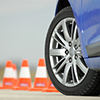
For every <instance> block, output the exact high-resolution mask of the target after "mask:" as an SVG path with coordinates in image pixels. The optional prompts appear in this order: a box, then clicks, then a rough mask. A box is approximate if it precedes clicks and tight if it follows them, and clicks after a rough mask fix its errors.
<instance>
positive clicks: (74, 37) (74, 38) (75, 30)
mask: <svg viewBox="0 0 100 100" xmlns="http://www.w3.org/2000/svg"><path fill="white" fill-rule="evenodd" d="M76 34H77V25H76V26H75V29H74V35H73V41H75V40H76Z"/></svg>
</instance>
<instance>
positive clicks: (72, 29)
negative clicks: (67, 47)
mask: <svg viewBox="0 0 100 100" xmlns="http://www.w3.org/2000/svg"><path fill="white" fill-rule="evenodd" d="M74 23H75V19H73V21H72V27H71V38H72V35H73V31H74Z"/></svg>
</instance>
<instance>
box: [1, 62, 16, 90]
mask: <svg viewBox="0 0 100 100" xmlns="http://www.w3.org/2000/svg"><path fill="white" fill-rule="evenodd" d="M13 86H14V77H13V67H12V61H7V62H6V67H5V71H4V77H3V85H2V87H0V89H12V88H13Z"/></svg>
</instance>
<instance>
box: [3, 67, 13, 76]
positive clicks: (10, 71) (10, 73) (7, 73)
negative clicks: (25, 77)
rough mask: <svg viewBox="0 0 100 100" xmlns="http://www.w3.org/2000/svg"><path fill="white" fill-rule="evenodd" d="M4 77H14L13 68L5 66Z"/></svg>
mask: <svg viewBox="0 0 100 100" xmlns="http://www.w3.org/2000/svg"><path fill="white" fill-rule="evenodd" d="M4 78H14V75H13V68H5V72H4Z"/></svg>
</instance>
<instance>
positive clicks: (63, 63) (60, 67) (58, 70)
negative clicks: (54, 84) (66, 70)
mask: <svg viewBox="0 0 100 100" xmlns="http://www.w3.org/2000/svg"><path fill="white" fill-rule="evenodd" d="M68 59H69V56H67V58H66V59H65V60H64V61H63V62H62V64H61V65H60V66H59V68H58V69H57V71H56V74H58V73H59V72H60V71H61V69H62V68H63V67H64V65H65V64H66V62H67V61H68Z"/></svg>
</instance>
